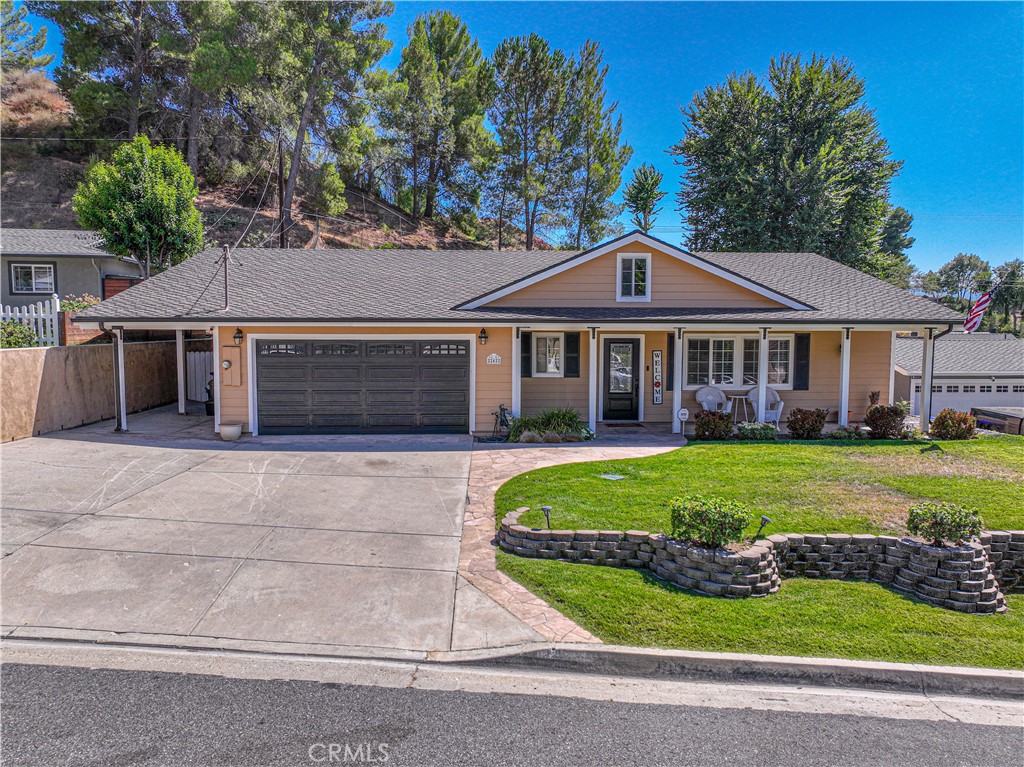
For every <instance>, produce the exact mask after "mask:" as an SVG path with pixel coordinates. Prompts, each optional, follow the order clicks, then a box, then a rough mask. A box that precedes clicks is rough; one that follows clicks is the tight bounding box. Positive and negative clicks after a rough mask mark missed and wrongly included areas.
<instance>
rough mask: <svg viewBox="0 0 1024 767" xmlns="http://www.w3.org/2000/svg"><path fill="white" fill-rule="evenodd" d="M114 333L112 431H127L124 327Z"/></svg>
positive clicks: (113, 329)
mask: <svg viewBox="0 0 1024 767" xmlns="http://www.w3.org/2000/svg"><path fill="white" fill-rule="evenodd" d="M112 331H113V333H114V424H115V425H114V431H128V395H127V392H126V389H125V382H124V328H112Z"/></svg>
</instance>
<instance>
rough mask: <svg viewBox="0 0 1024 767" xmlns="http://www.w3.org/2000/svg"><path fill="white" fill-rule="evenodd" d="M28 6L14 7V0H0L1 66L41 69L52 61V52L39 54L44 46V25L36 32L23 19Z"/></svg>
mask: <svg viewBox="0 0 1024 767" xmlns="http://www.w3.org/2000/svg"><path fill="white" fill-rule="evenodd" d="M26 15H28V8H26V7H25V6H24V5H22V6H20V7H18V8H15V7H14V0H0V30H2V32H3V50H2V56H0V61H2V62H3V68H4V69H8V70H14V69H43V68H44V67H48V66H49V65H50V62H52V61H53V54H50V53H44V54H42V55H40V54H39V52H40V51H41V50H43V48H45V47H46V27H43V28H41V29H40V30H39V31H37V32H33V31H32V25H31V24H29V23H28V22H27V21H25V16H26Z"/></svg>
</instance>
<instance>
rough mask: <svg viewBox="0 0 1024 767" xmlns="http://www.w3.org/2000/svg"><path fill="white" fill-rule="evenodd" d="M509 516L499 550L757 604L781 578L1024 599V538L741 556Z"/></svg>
mask: <svg viewBox="0 0 1024 767" xmlns="http://www.w3.org/2000/svg"><path fill="white" fill-rule="evenodd" d="M526 511H529V509H517V510H516V511H513V512H509V513H508V514H506V515H505V518H504V519H503V520H502V523H501V526H500V528H499V530H498V545H500V546H501V547H502V548H503V549H504V550H506V551H509V552H512V553H514V554H518V555H519V556H524V557H534V558H539V559H560V560H564V561H568V562H581V563H584V564H594V565H606V566H612V567H635V568H647V569H649V570H651V571H652V572H654V573H655V574H656V575H658V576H659V577H661V578H663V579H665V580H666V581H668V582H669V583H673V584H675V585H677V586H680V587H682V588H686V589H691V590H693V591H697V592H699V593H702V594H709V595H712V596H725V597H759V596H766V595H768V594H772V593H774V592H776V591H778V589H779V585H780V582H781V579H782V578H787V577H789V578H792V577H798V576H802V577H805V578H831V579H836V580H838V579H847V578H848V579H856V580H868V581H875V582H877V583H883V584H886V585H889V586H892V587H894V588H896V589H899V590H901V591H904V592H907V593H909V594H912V595H913V596H915V597H917V598H918V599H921V600H923V601H925V602H928V603H929V604H932V605H936V606H938V607H944V608H947V609H951V610H957V611H958V612H967V613H994V612H1002V611H1003V610H1005V609H1006V601H1005V598H1004V596H1003V593H1002V592H1003V590H1004V589H1024V531H1012V532H1007V531H992V532H985V533H982V535H981V537H980V538H979V540H978V541H977V542H972V543H971V544H969V545H965V546H955V547H944V548H939V547H934V546H928V545H927V544H924V543H921V542H918V541H911V540H907V539H902V538H897V537H895V536H887V535H846V534H833V535H798V534H790V535H769V536H768V537H767V538H766V539H763V540H758V541H756V542H755V543H753V544H751V546H750V547H749V548H747V549H745V550H743V551H737V552H732V551H715V550H712V549H705V548H702V547H699V546H693V545H688V544H685V543H682V542H680V541H675V540H672V539H671V538H668V537H666V536H664V535H659V534H652V533H647V532H642V531H639V530H630V531H626V532H621V531H618V530H543V529H538V528H530V527H526V526H525V525H520V524H519V517H520V516H521V515H522V514H524V513H525V512H526Z"/></svg>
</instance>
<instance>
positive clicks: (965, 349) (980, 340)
mask: <svg viewBox="0 0 1024 767" xmlns="http://www.w3.org/2000/svg"><path fill="white" fill-rule="evenodd" d="M921 342H922V341H921V339H920V338H902V337H900V338H897V339H896V364H897V365H898V366H899V367H901V368H903V369H904V370H906V371H907V372H908V373H909V374H910V375H921ZM934 370H935V374H936V375H951V374H955V373H965V374H968V375H982V374H984V375H991V374H994V373H1004V374H1009V375H1018V376H1024V339H1021V338H1014V337H1013V336H1011V335H1009V334H1007V333H971V334H967V333H950V334H949V335H945V336H942V338H940V339H938V340H937V341H936V342H935V368H934Z"/></svg>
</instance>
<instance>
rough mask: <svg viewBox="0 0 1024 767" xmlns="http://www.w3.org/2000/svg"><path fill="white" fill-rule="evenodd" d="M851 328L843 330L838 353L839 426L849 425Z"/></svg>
mask: <svg viewBox="0 0 1024 767" xmlns="http://www.w3.org/2000/svg"><path fill="white" fill-rule="evenodd" d="M852 331H853V328H843V342H842V346H841V347H840V352H839V425H840V426H849V425H850V415H849V412H850V334H851V332H852Z"/></svg>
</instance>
